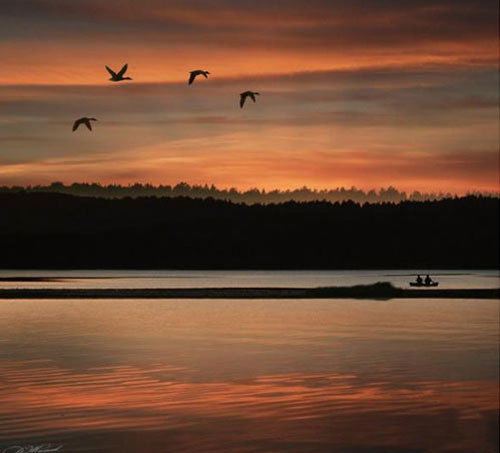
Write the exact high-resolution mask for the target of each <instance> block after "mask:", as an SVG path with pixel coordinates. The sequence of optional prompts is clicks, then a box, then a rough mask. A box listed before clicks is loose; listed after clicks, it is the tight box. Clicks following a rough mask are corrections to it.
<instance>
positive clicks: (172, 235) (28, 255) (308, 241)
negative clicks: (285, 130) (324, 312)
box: [0, 191, 499, 269]
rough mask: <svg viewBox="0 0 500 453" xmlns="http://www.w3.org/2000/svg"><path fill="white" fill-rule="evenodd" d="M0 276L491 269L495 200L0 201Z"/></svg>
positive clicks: (46, 196)
mask: <svg viewBox="0 0 500 453" xmlns="http://www.w3.org/2000/svg"><path fill="white" fill-rule="evenodd" d="M0 209H1V212H2V213H3V215H2V216H1V217H0V247H1V250H2V259H1V260H0V263H1V264H0V265H1V266H2V267H3V268H89V269H91V268H132V269H139V268H142V269H148V268H149V269H154V268H157V269H377V268H393V269H436V268H442V269H445V268H447V269H451V268H460V269H473V268H476V269H479V268H483V269H484V268H490V269H497V268H498V265H499V257H498V251H499V238H498V228H499V209H498V199H497V198H494V197H481V196H467V197H461V198H458V197H456V198H446V199H443V200H437V201H403V202H400V203H364V204H360V203H355V202H353V201H346V202H337V203H330V202H327V201H311V202H296V201H289V202H285V203H279V204H253V205H248V204H244V203H233V202H231V201H222V200H215V199H214V198H206V199H200V198H190V197H138V198H130V197H126V198H121V199H106V198H102V197H101V198H97V197H83V196H79V197H77V196H73V195H67V194H57V193H29V192H25V191H24V192H18V193H0Z"/></svg>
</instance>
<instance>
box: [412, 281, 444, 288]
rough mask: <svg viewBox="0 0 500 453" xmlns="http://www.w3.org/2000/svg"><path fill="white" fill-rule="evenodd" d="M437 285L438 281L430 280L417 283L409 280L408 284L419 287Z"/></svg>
mask: <svg viewBox="0 0 500 453" xmlns="http://www.w3.org/2000/svg"><path fill="white" fill-rule="evenodd" d="M438 285H439V282H430V283H423V282H422V283H417V282H410V286H417V287H419V288H420V287H421V288H431V287H434V286H438Z"/></svg>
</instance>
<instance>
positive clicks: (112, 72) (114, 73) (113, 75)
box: [106, 66, 116, 77]
mask: <svg viewBox="0 0 500 453" xmlns="http://www.w3.org/2000/svg"><path fill="white" fill-rule="evenodd" d="M106 69H107V70H108V72H109V73H110V74H111V77H116V72H115V71H113V70H112V69H111V68H110V67H109V66H106Z"/></svg>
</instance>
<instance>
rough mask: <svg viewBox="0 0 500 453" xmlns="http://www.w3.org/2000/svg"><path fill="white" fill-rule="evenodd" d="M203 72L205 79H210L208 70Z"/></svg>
mask: <svg viewBox="0 0 500 453" xmlns="http://www.w3.org/2000/svg"><path fill="white" fill-rule="evenodd" d="M202 74H203V75H204V76H205V79H208V74H207V72H206V71H205V72H202Z"/></svg>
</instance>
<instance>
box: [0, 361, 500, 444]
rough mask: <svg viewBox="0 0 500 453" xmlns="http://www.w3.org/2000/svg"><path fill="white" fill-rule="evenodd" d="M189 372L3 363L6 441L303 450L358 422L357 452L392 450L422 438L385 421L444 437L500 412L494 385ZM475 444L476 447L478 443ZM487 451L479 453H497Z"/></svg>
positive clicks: (2, 433)
mask: <svg viewBox="0 0 500 453" xmlns="http://www.w3.org/2000/svg"><path fill="white" fill-rule="evenodd" d="M190 372H191V371H190V370H186V369H183V368H179V367H173V366H168V365H161V364H158V365H155V366H151V367H148V368H141V367H137V366H108V367H95V368H89V369H87V370H85V371H74V370H71V369H67V368H63V367H60V366H57V365H56V364H55V363H54V362H51V361H48V360H47V361H5V362H3V363H2V364H1V365H0V376H2V383H3V385H2V387H1V389H0V402H1V404H0V439H1V438H4V439H5V438H12V437H16V436H19V437H20V436H23V437H24V436H34V435H39V436H40V435H42V434H43V435H50V434H52V435H54V434H57V433H61V432H68V431H71V432H76V431H87V430H94V431H95V430H102V431H110V430H111V431H113V430H123V429H128V430H134V431H135V430H141V431H148V432H149V431H161V430H168V431H171V430H179V429H183V428H187V427H189V428H190V429H194V430H196V429H198V428H199V426H206V425H207V424H208V425H209V426H211V429H212V431H213V432H214V433H215V432H217V430H218V429H219V428H220V427H221V424H222V425H223V424H224V420H232V423H238V424H244V425H248V426H255V425H256V424H257V425H258V427H259V428H258V429H259V433H258V436H264V437H266V436H271V437H272V432H270V431H269V430H271V431H272V429H275V430H278V431H279V432H280V433H281V434H280V435H282V434H284V433H287V436H289V437H290V438H293V437H294V436H297V438H300V441H301V442H303V441H304V440H310V441H315V439H317V438H318V436H319V438H321V437H324V436H325V429H326V428H325V424H326V425H331V427H332V428H333V427H336V429H337V430H338V431H337V433H336V436H337V437H338V439H344V441H345V439H346V438H349V437H350V436H351V434H350V433H351V432H352V430H353V429H354V430H355V429H356V420H359V421H360V422H362V423H363V430H364V434H359V435H358V436H357V437H356V439H357V442H362V443H366V444H370V443H371V442H373V441H374V439H376V440H377V442H378V443H379V444H382V445H384V444H387V445H389V444H391V443H393V442H394V436H397V437H398V439H399V440H398V441H397V442H399V443H401V444H404V445H416V444H418V443H419V442H420V440H419V433H418V430H415V429H413V428H412V427H411V426H410V425H406V424H405V423H400V424H399V425H398V426H397V428H394V427H393V428H391V424H390V423H387V419H388V418H389V419H392V418H394V417H396V418H398V419H400V420H405V419H406V418H407V419H408V420H409V421H410V420H413V422H415V421H416V420H417V421H418V420H419V421H418V423H422V420H427V421H426V422H425V423H429V420H430V421H432V423H443V425H442V427H443V429H444V431H443V433H444V434H445V435H446V433H447V431H446V430H447V429H448V428H447V423H450V417H451V418H452V420H453V423H454V424H458V426H460V427H461V429H462V431H463V433H466V432H468V431H467V430H468V429H469V428H470V427H471V426H474V421H475V420H482V419H484V418H485V417H493V418H494V416H495V414H496V413H497V412H498V409H499V403H498V383H497V382H495V381H493V380H482V381H444V380H428V381H415V382H412V381H408V380H404V381H403V380H400V381H399V382H398V380H397V379H395V380H394V379H391V380H390V379H389V378H390V376H384V375H378V376H371V377H364V376H356V375H352V374H300V373H287V374H277V375H270V376H260V377H256V378H251V379H245V380H235V381H226V382H217V381H216V382H197V381H195V380H193V379H190V377H189V376H190ZM192 376H194V374H193V375H192ZM192 376H191V377H192ZM413 422H411V423H413ZM297 423H299V425H297ZM302 423H305V425H301V424H302ZM353 424H354V426H353ZM271 427H273V428H272V429H271ZM467 427H469V428H467ZM297 429H298V431H297ZM395 429H396V430H397V433H396V432H395ZM474 432H475V431H474ZM254 434H255V433H254ZM420 434H421V433H420ZM476 434H477V433H476ZM476 434H475V435H474V436H472V437H471V439H470V442H472V439H474V442H478V439H476ZM464 435H465V434H464ZM304 436H305V437H304ZM401 436H403V437H404V436H407V437H406V438H405V439H402V438H400V437H401ZM448 440H449V442H456V439H455V440H454V439H453V438H450V439H448ZM191 441H193V439H192V440H191ZM328 442H329V443H332V442H333V443H335V439H328ZM461 442H462V444H461V445H462V447H463V442H464V440H463V439H462V441H461ZM467 442H468V441H467ZM479 442H482V440H481V439H479ZM471 445H475V446H476V447H477V445H479V444H478V443H475V444H471ZM485 445H486V447H485V448H486V449H484V450H481V451H490V450H488V447H487V445H488V443H486V444H485ZM436 451H439V450H436ZM491 451H493V450H491Z"/></svg>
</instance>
